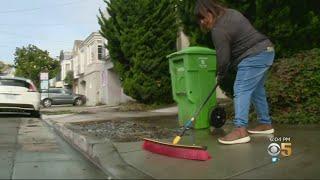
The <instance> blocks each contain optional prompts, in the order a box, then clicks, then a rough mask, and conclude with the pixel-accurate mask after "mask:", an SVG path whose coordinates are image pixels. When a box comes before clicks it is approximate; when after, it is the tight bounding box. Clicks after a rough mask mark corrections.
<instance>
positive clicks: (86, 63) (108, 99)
mask: <svg viewBox="0 0 320 180" xmlns="http://www.w3.org/2000/svg"><path fill="white" fill-rule="evenodd" d="M105 43H107V41H106V40H105V39H104V38H103V37H102V36H101V35H100V33H98V32H93V33H91V34H90V35H89V36H88V37H87V38H86V39H85V40H83V41H82V40H76V41H74V45H73V50H72V58H71V60H70V62H71V63H70V64H71V65H72V69H71V70H73V72H74V84H73V87H74V92H75V93H78V94H83V95H85V96H86V97H87V105H89V106H90V105H91V106H94V105H97V104H107V105H118V104H119V103H122V102H126V101H128V100H130V99H131V98H129V97H128V96H126V95H125V94H124V93H123V89H122V88H121V83H120V80H119V77H118V75H117V74H116V72H115V71H114V70H113V63H112V62H111V60H110V58H109V53H108V50H107V49H105V48H104V44H105ZM68 64H69V63H67V61H65V63H64V64H63V65H64V66H65V69H64V72H67V67H68ZM61 73H62V75H61V76H62V77H64V76H63V72H61Z"/></svg>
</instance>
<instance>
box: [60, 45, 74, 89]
mask: <svg viewBox="0 0 320 180" xmlns="http://www.w3.org/2000/svg"><path fill="white" fill-rule="evenodd" d="M59 59H60V65H61V75H60V77H61V81H64V79H65V78H66V76H67V73H68V71H72V70H73V69H72V52H64V51H61V52H60V57H59ZM63 85H66V84H63Z"/></svg>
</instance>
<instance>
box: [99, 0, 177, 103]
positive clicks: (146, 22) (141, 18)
mask: <svg viewBox="0 0 320 180" xmlns="http://www.w3.org/2000/svg"><path fill="white" fill-rule="evenodd" d="M105 2H106V4H107V12H108V13H109V15H110V18H108V19H107V18H105V16H104V15H103V13H102V11H100V15H101V16H100V17H99V24H100V26H101V30H100V33H101V34H102V36H104V37H105V38H106V39H107V40H108V44H107V45H106V48H107V49H108V50H109V52H110V57H111V60H112V61H113V63H114V67H115V70H116V71H117V73H118V74H119V75H120V77H121V80H122V85H123V88H124V92H125V93H126V94H128V95H130V96H131V97H133V98H135V99H136V100H138V101H140V102H143V103H169V102H172V93H171V80H170V75H169V67H168V66H169V65H168V60H167V58H166V56H167V55H168V54H170V53H172V52H174V51H175V50H176V47H175V45H176V38H177V31H178V26H177V17H176V9H175V5H176V0H159V1H150V0H135V1H128V0H110V1H107V0H105Z"/></svg>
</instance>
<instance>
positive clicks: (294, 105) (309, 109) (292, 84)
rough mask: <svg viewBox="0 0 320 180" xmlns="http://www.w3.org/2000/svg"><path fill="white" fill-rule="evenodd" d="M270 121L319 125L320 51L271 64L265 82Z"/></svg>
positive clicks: (300, 54)
mask: <svg viewBox="0 0 320 180" xmlns="http://www.w3.org/2000/svg"><path fill="white" fill-rule="evenodd" d="M266 88H267V93H268V102H269V105H270V109H271V114H272V117H273V120H274V121H275V122H279V123H288V124H313V123H319V122H320V105H319V104H320V49H313V50H310V51H305V52H302V53H298V54H296V55H294V56H292V57H290V58H284V59H278V60H276V61H275V63H274V65H273V67H272V68H271V71H270V73H269V77H268V80H267V83H266Z"/></svg>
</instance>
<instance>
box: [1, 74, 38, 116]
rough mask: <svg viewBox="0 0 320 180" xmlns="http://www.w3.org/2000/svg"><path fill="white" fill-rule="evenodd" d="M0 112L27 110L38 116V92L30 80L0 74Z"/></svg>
mask: <svg viewBox="0 0 320 180" xmlns="http://www.w3.org/2000/svg"><path fill="white" fill-rule="evenodd" d="M0 112H28V113H31V116H33V117H40V93H39V92H38V90H37V88H36V87H35V86H34V84H33V83H32V81H31V80H29V79H25V78H18V77H6V76H0Z"/></svg>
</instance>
